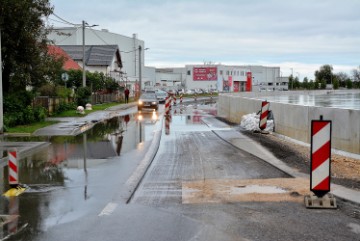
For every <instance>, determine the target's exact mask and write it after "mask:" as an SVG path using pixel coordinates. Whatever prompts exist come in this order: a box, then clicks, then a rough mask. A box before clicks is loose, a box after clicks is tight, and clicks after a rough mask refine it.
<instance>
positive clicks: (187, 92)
mask: <svg viewBox="0 0 360 241" xmlns="http://www.w3.org/2000/svg"><path fill="white" fill-rule="evenodd" d="M186 94H188V95H192V94H195V90H193V89H191V90H187V91H186Z"/></svg>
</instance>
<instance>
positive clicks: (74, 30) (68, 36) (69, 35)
mask: <svg viewBox="0 0 360 241" xmlns="http://www.w3.org/2000/svg"><path fill="white" fill-rule="evenodd" d="M79 28H81V27H77V28H75V29H73V31H72V33H69V34H68V35H67V36H66V38H64V39H62V40H59V41H58V43H57V45H59V44H60V43H61V42H64V41H65V40H67V39H68V38H70V37H71V36H72V35H73V34H74V33H76V31H77V30H78V29H79ZM55 31H56V30H55Z"/></svg>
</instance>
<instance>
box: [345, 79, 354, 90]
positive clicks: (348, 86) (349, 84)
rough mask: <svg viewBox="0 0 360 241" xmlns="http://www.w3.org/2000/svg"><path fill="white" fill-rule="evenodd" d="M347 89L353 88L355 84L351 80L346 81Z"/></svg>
mask: <svg viewBox="0 0 360 241" xmlns="http://www.w3.org/2000/svg"><path fill="white" fill-rule="evenodd" d="M346 88H348V89H352V88H353V82H352V81H351V80H350V79H348V80H346Z"/></svg>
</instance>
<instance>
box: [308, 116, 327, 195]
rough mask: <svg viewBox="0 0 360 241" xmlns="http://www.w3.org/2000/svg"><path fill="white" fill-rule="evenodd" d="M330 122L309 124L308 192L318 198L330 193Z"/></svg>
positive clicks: (322, 121)
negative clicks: (309, 186)
mask: <svg viewBox="0 0 360 241" xmlns="http://www.w3.org/2000/svg"><path fill="white" fill-rule="evenodd" d="M330 161H331V121H326V120H322V117H320V120H313V121H312V122H311V175H310V183H311V188H310V190H311V191H312V192H314V194H315V195H316V196H318V197H322V196H324V195H325V194H326V193H328V192H329V191H330V177H331V175H330Z"/></svg>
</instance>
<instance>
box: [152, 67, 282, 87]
mask: <svg viewBox="0 0 360 241" xmlns="http://www.w3.org/2000/svg"><path fill="white" fill-rule="evenodd" d="M279 74H280V67H265V66H252V65H249V66H244V65H231V66H230V65H221V64H217V65H186V66H185V67H184V68H158V69H156V85H157V86H159V87H163V88H164V87H168V88H170V87H171V88H177V89H185V90H191V89H204V90H217V91H221V92H244V91H275V90H287V89H288V81H286V79H284V78H281V77H280V75H279Z"/></svg>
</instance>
